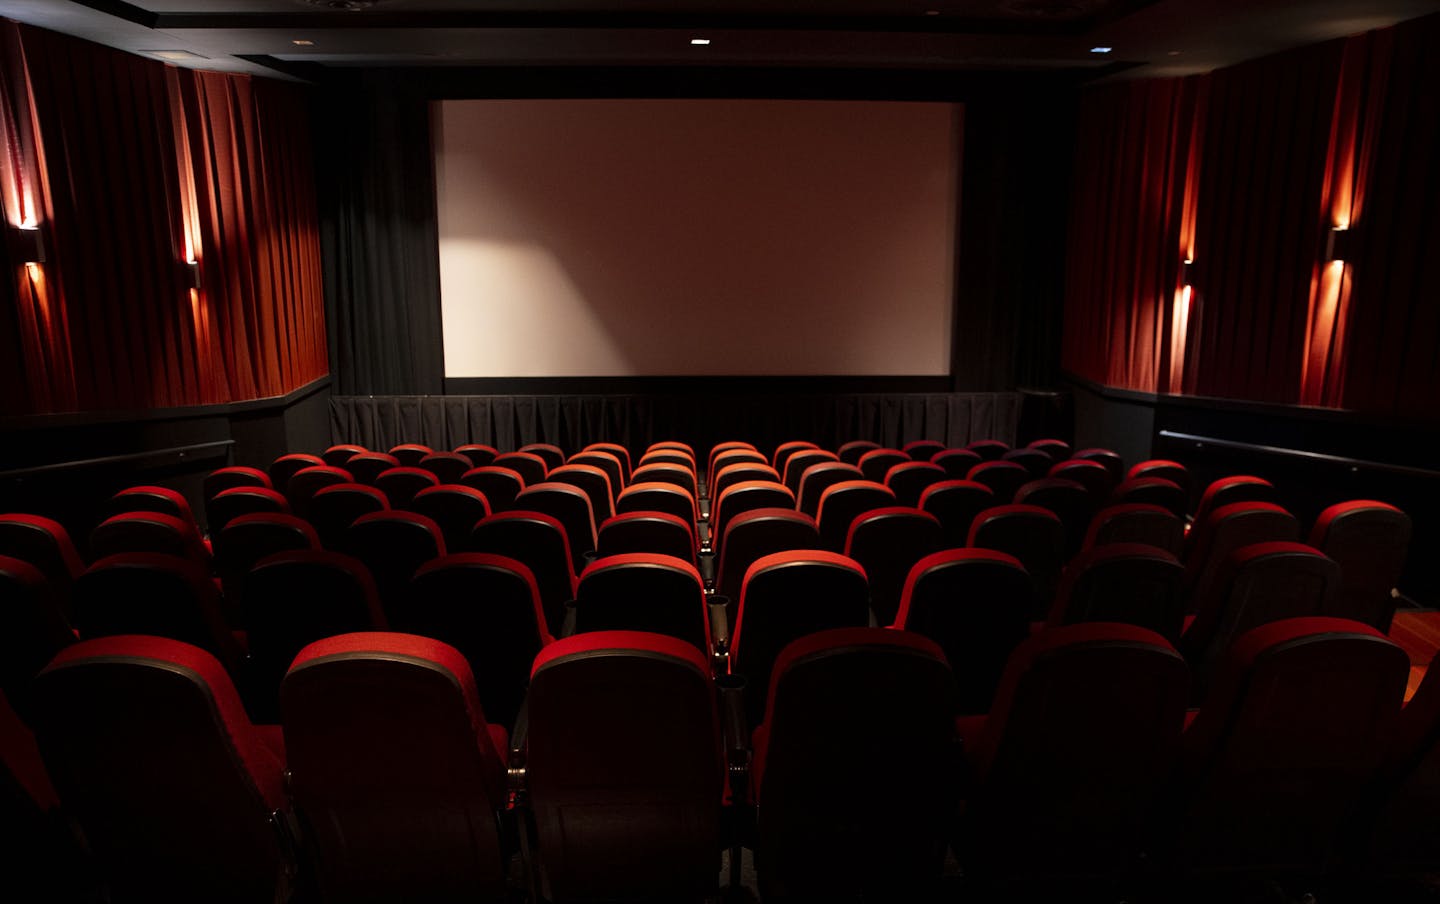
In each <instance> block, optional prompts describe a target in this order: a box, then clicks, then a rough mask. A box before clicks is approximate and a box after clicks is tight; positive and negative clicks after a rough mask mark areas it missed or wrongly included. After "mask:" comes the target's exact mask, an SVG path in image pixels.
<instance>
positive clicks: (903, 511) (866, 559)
mask: <svg viewBox="0 0 1440 904" xmlns="http://www.w3.org/2000/svg"><path fill="white" fill-rule="evenodd" d="M944 545H945V532H944V529H943V528H942V527H941V526H940V519H938V518H936V517H935V516H934V515H932V514H930V513H929V512H922V511H921V510H920V509H917V508H908V507H906V506H887V507H885V508H878V509H872V510H870V511H868V512H865V513H864V514H861V515H858V516H856V517H855V519H854V520H852V521H851V522H850V531H849V533H848V534H847V535H846V537H845V555H847V556H849V557H850V558H852V559H854V560H855V561H856V562H859V563H860V565H861V567H863V568H864V569H865V574H866V576H867V577H868V578H869V582H870V608H871V610H872V611H873V612H874V613H875V618H876V620H878V621H879V623H880V624H882V625H888V624H890V623H891V622H892V621H894V620H895V613H896V612H897V611H898V610H899V608H900V595H901V593H902V591H903V590H904V589H905V579H906V578H907V577H908V576H909V574H910V568H911V566H913V565H914V564H915V563H916V562H918V561H920V560H921V559H923V558H925V557H926V556H928V555H930V554H931V553H932V552H938V551H940V550H941V549H943V548H944Z"/></svg>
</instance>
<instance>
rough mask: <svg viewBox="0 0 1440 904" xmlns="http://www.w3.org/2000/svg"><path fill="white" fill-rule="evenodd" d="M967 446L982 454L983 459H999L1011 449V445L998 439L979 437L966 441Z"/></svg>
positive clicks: (981, 458) (979, 454)
mask: <svg viewBox="0 0 1440 904" xmlns="http://www.w3.org/2000/svg"><path fill="white" fill-rule="evenodd" d="M965 448H966V449H969V450H970V451H971V452H974V453H975V454H976V455H978V456H980V460H981V461H997V460H999V459H1000V458H1001V457H1002V456H1003V455H1004V454H1005V453H1006V452H1009V451H1010V445H1009V444H1008V443H1004V442H1001V441H1000V440H998V439H977V440H975V441H974V442H972V443H966V444H965Z"/></svg>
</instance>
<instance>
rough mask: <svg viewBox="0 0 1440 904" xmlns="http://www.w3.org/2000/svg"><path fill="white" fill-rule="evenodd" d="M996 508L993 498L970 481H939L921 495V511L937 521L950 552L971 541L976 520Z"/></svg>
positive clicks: (985, 487)
mask: <svg viewBox="0 0 1440 904" xmlns="http://www.w3.org/2000/svg"><path fill="white" fill-rule="evenodd" d="M994 505H995V494H994V493H993V492H992V491H991V490H990V488H989V487H987V486H985V484H983V483H976V482H975V481H973V480H942V481H940V482H939V483H935V484H931V485H930V486H928V487H926V488H925V491H924V492H923V493H921V494H920V508H921V509H922V510H923V511H927V512H929V513H930V514H932V515H934V516H935V517H936V518H939V519H940V526H941V527H942V528H943V529H944V530H945V545H946V546H947V547H950V548H952V549H955V548H959V547H961V546H964V545H965V543H966V542H967V541H968V540H969V539H970V525H971V524H973V523H974V522H975V516H976V515H978V514H980V513H981V512H983V511H985V510H986V509H988V508H992V507H994Z"/></svg>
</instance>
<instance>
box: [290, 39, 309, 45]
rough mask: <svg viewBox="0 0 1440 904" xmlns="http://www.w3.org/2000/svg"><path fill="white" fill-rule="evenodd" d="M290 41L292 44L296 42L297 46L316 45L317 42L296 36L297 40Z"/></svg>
mask: <svg viewBox="0 0 1440 904" xmlns="http://www.w3.org/2000/svg"><path fill="white" fill-rule="evenodd" d="M290 43H291V44H294V45H295V46H296V47H314V46H315V42H314V41H309V40H306V39H305V38H296V39H295V40H293V41H291V42H290Z"/></svg>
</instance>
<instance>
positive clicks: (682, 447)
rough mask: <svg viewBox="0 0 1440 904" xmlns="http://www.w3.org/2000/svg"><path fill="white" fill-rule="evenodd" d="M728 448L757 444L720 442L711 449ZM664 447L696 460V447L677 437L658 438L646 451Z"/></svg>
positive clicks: (745, 447)
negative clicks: (676, 438)
mask: <svg viewBox="0 0 1440 904" xmlns="http://www.w3.org/2000/svg"><path fill="white" fill-rule="evenodd" d="M726 448H743V449H753V448H755V446H754V445H752V444H751V443H747V442H731V443H720V444H719V445H718V446H716V447H715V448H714V449H711V450H710V451H711V453H712V454H713V453H714V452H717V451H719V450H721V449H726ZM662 449H674V450H677V451H680V452H684V453H685V454H686V455H688V456H690V460H691V461H694V460H695V447H694V446H692V445H690V444H689V443H682V442H680V441H679V440H675V439H662V440H658V441H657V442H653V443H651V444H650V445H649V446H647V447H646V449H645V451H646V452H656V451H660V450H662Z"/></svg>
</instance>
